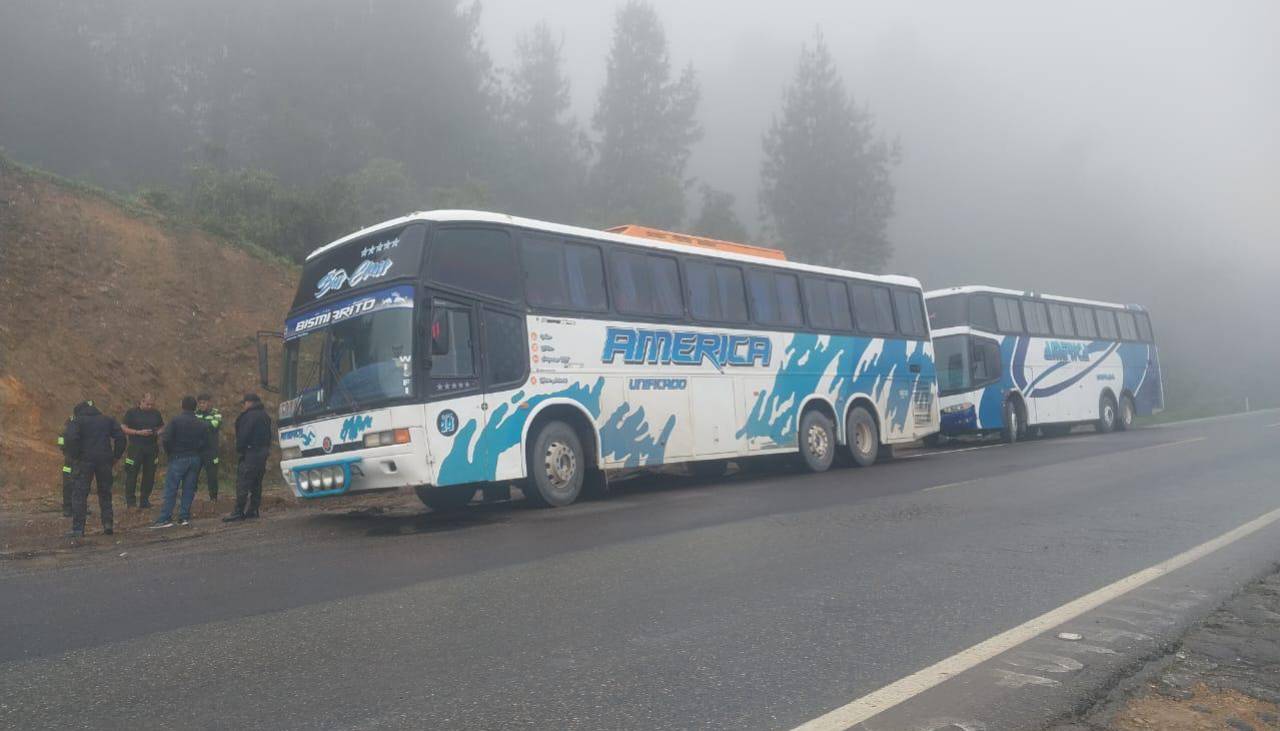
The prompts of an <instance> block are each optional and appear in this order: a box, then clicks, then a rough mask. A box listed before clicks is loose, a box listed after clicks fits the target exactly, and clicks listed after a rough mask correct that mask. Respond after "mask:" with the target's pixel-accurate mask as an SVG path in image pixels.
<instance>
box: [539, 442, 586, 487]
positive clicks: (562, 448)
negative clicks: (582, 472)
mask: <svg viewBox="0 0 1280 731" xmlns="http://www.w3.org/2000/svg"><path fill="white" fill-rule="evenodd" d="M543 465H544V466H545V468H546V474H547V481H548V482H550V483H551V486H552V487H553V488H555V489H556V490H566V489H568V488H569V485H570V484H571V483H572V482H573V478H574V476H575V475H576V474H577V473H578V455H577V454H575V453H574V451H573V449H572V448H571V447H570V446H569V445H567V444H565V443H564V442H552V443H550V444H548V445H547V453H546V456H545V459H544V460H543Z"/></svg>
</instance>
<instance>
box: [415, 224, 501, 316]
mask: <svg viewBox="0 0 1280 731" xmlns="http://www.w3.org/2000/svg"><path fill="white" fill-rule="evenodd" d="M427 276H428V277H429V278H430V279H431V281H433V282H438V283H440V284H443V285H445V286H447V287H456V288H458V289H464V290H466V291H468V292H475V293H477V294H483V295H488V296H490V297H496V298H498V299H504V300H517V299H519V298H520V265H519V263H518V261H517V260H516V255H515V247H514V246H513V245H512V243H511V237H510V236H509V235H508V234H507V232H506V231H502V230H499V229H492V228H445V229H440V230H439V231H437V232H436V233H435V235H434V236H432V238H431V255H430V258H429V260H428V263H427Z"/></svg>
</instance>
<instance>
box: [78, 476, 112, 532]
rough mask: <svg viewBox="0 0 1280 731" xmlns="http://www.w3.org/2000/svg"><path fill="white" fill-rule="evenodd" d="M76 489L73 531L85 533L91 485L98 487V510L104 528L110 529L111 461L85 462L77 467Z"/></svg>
mask: <svg viewBox="0 0 1280 731" xmlns="http://www.w3.org/2000/svg"><path fill="white" fill-rule="evenodd" d="M74 473H75V488H74V489H73V490H72V492H71V529H72V530H78V531H83V530H84V517H85V513H86V512H87V511H88V510H89V483H90V482H96V483H97V485H98V508H99V509H101V510H102V527H103V528H104V529H105V528H110V527H111V524H112V521H111V519H112V515H111V461H110V460H104V461H102V462H91V461H88V460H86V461H83V462H80V463H79V464H77V465H76V467H75V470H74Z"/></svg>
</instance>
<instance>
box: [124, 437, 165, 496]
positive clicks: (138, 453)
mask: <svg viewBox="0 0 1280 731" xmlns="http://www.w3.org/2000/svg"><path fill="white" fill-rule="evenodd" d="M159 458H160V453H159V450H157V449H156V445H154V444H130V445H129V451H128V452H127V453H125V458H124V504H125V505H133V498H134V496H135V495H139V493H138V474H139V473H141V474H142V493H141V495H140V497H141V499H142V502H144V503H146V502H149V501H150V500H151V491H152V490H154V489H155V486H156V460H158V459H159Z"/></svg>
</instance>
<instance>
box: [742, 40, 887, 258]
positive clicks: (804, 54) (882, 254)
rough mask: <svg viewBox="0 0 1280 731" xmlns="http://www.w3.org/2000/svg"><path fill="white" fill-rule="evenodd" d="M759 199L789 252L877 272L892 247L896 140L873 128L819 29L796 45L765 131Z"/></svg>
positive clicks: (794, 256) (867, 114)
mask: <svg viewBox="0 0 1280 731" xmlns="http://www.w3.org/2000/svg"><path fill="white" fill-rule="evenodd" d="M764 153H765V160H764V164H763V166H762V169H761V191H760V204H761V208H762V211H763V213H764V216H765V220H766V222H767V223H769V224H770V225H771V226H772V229H773V232H774V233H775V234H776V235H777V237H778V239H779V241H780V244H781V246H782V247H783V248H784V249H785V250H786V251H787V253H788V254H790V255H791V256H792V257H793V258H795V259H797V260H800V261H804V262H808V263H812V264H824V265H829V266H839V267H846V268H851V269H856V270H861V271H868V272H879V271H882V270H883V269H884V267H885V265H886V264H888V262H889V257H890V256H891V255H892V252H893V247H892V244H891V243H890V242H889V238H888V234H887V231H886V229H887V227H888V223H889V218H890V217H891V216H892V215H893V198H894V189H893V182H892V181H891V180H890V177H889V176H890V169H891V168H892V166H893V165H895V164H897V162H898V157H899V155H898V149H897V145H896V144H894V145H890V144H888V143H887V142H885V141H884V139H883V138H881V137H878V136H877V135H876V134H875V129H874V122H873V120H872V118H871V114H870V112H869V111H867V110H866V109H859V108H858V107H857V106H855V105H854V103H853V99H852V98H851V97H850V95H849V93H848V91H846V89H845V86H844V82H843V80H842V79H841V78H840V74H839V72H838V71H837V70H836V68H835V64H834V62H833V61H832V59H831V52H830V50H828V48H827V45H826V43H825V42H824V41H823V39H822V35H821V34H820V33H819V34H816V35H815V38H814V42H813V45H812V46H808V45H806V46H805V47H804V48H802V50H801V52H800V64H799V67H798V69H797V71H796V76H795V79H794V80H793V81H792V83H791V85H790V86H789V87H788V88H787V90H786V92H785V94H784V96H783V104H782V113H781V115H780V116H775V117H774V120H773V124H772V125H771V126H770V128H769V131H768V132H767V133H766V134H765V136H764Z"/></svg>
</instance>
